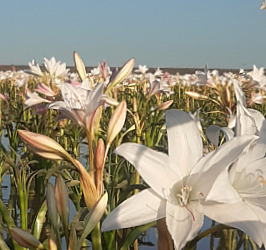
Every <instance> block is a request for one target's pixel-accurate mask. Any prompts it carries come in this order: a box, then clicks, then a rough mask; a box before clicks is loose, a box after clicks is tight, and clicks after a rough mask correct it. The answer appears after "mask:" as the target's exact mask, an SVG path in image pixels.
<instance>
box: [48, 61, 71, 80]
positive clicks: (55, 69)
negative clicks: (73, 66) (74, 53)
mask: <svg viewBox="0 0 266 250" xmlns="http://www.w3.org/2000/svg"><path fill="white" fill-rule="evenodd" d="M44 66H45V68H46V70H47V71H48V73H49V74H50V76H52V77H54V78H56V77H60V76H65V75H67V73H68V71H69V69H66V64H65V63H62V64H61V62H60V61H58V62H56V60H55V58H54V57H52V58H51V59H50V60H48V59H47V58H44Z"/></svg>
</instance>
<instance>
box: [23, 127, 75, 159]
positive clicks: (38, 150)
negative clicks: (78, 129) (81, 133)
mask: <svg viewBox="0 0 266 250" xmlns="http://www.w3.org/2000/svg"><path fill="white" fill-rule="evenodd" d="M18 134H19V135H20V137H21V138H22V139H23V141H24V142H25V143H26V144H27V146H28V149H29V150H30V151H32V152H33V153H34V154H37V155H39V156H41V157H44V158H46V159H51V160H62V159H65V160H68V159H69V157H70V155H69V154H68V153H67V152H66V150H65V149H64V148H63V147H62V146H61V145H60V144H58V143H57V142H56V141H54V140H53V139H51V138H50V137H48V136H46V135H41V134H37V133H33V132H30V131H26V130H18Z"/></svg>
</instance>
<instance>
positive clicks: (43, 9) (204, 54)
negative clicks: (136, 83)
mask: <svg viewBox="0 0 266 250" xmlns="http://www.w3.org/2000/svg"><path fill="white" fill-rule="evenodd" d="M260 4H261V1H260V0H190V1H185V0H170V1H158V0H153V1H152V0H135V1H129V0H119V1H118V0H117V1H116V0H113V1H100V0H99V1H89V0H87V1H85V0H75V1H74V0H64V1H63V0H53V1H52V0H46V1H41V0H38V1H36V0H23V1H22V0H12V1H3V0H2V1H1V14H0V32H1V33H0V34H1V35H0V64H1V65H9V64H15V65H18V64H28V62H29V61H31V60H32V59H36V60H37V62H39V63H40V64H42V62H43V58H44V57H46V58H48V59H50V58H51V57H52V56H54V57H55V58H56V60H60V61H61V62H66V63H67V65H68V66H71V65H74V62H73V51H74V50H75V51H77V52H78V54H79V55H80V56H81V58H82V59H83V61H84V63H85V65H86V66H95V65H97V64H98V63H99V62H100V61H102V60H104V59H105V60H106V61H107V63H108V65H110V66H122V65H123V64H124V63H125V62H126V61H127V60H128V59H130V58H132V57H134V58H135V59H136V66H138V65H139V64H141V65H144V64H145V65H147V66H148V67H191V68H192V67H199V68H203V67H204V65H205V64H206V63H208V65H209V67H210V68H241V67H243V68H251V67H252V65H253V64H256V65H257V66H258V67H265V64H266V46H265V45H266V10H264V11H261V10H259V8H260Z"/></svg>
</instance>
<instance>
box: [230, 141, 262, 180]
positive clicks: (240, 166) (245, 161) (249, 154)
mask: <svg viewBox="0 0 266 250" xmlns="http://www.w3.org/2000/svg"><path fill="white" fill-rule="evenodd" d="M259 142H260V139H259V140H256V141H254V142H253V143H252V144H251V145H250V147H249V149H248V150H247V151H246V152H243V153H242V154H241V155H240V156H239V158H238V160H237V161H236V162H235V163H234V165H233V167H232V168H231V169H230V176H231V175H235V173H236V172H241V171H242V170H245V169H246V170H247V172H251V171H256V170H258V169H261V168H262V166H263V165H261V166H259V164H256V163H255V162H256V161H257V160H259V159H262V158H263V157H264V156H265V154H266V144H264V143H259ZM264 166H265V165H264Z"/></svg>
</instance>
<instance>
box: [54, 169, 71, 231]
mask: <svg viewBox="0 0 266 250" xmlns="http://www.w3.org/2000/svg"><path fill="white" fill-rule="evenodd" d="M55 200H56V207H57V210H58V213H59V215H60V218H61V221H62V223H63V225H64V228H67V227H68V221H69V203H68V193H67V188H66V185H65V182H64V180H63V178H62V176H61V175H60V174H59V175H58V176H57V178H56V184H55Z"/></svg>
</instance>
